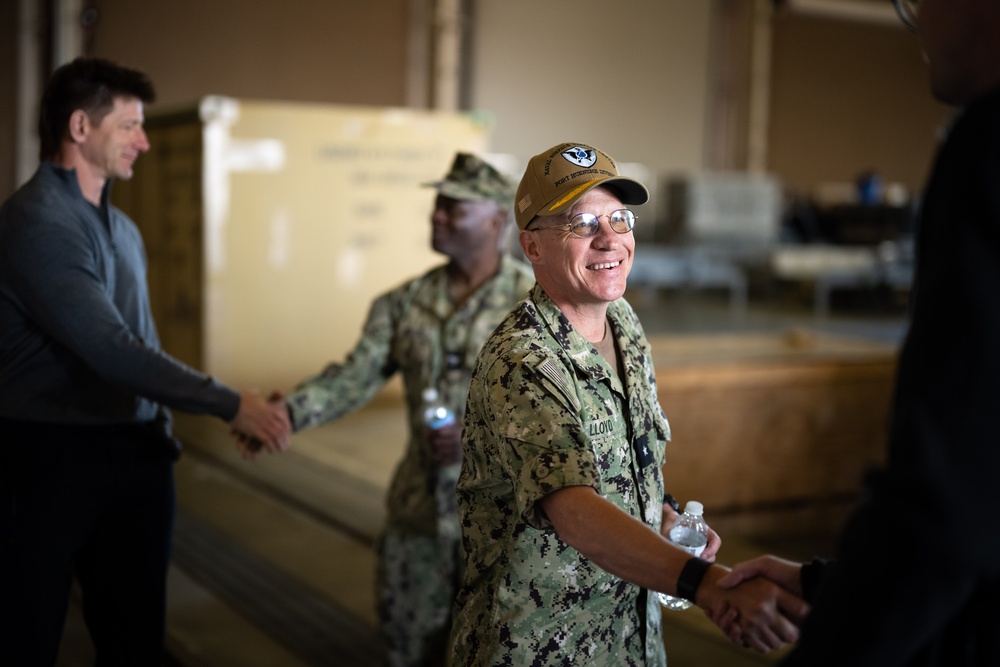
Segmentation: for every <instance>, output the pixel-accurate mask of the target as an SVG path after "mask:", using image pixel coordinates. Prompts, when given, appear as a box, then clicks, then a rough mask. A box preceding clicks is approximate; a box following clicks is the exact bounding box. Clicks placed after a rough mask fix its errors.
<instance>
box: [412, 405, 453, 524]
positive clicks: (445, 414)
mask: <svg viewBox="0 0 1000 667" xmlns="http://www.w3.org/2000/svg"><path fill="white" fill-rule="evenodd" d="M421 398H423V402H424V405H423V413H422V414H423V421H424V426H426V427H427V428H429V429H430V430H432V431H434V430H437V429H439V428H444V427H445V426H451V425H452V424H454V423H455V413H454V412H453V411H452V410H451V408H449V407H448V406H447V405H445V404H444V403H443V402H442V401H441V399H440V397H439V395H438V391H437V389H434V388H433V387H428V388H427V389H424V391H423V394H421ZM460 468H461V464H458V463H451V464H447V465H442V466H438V468H437V471H436V479H435V480H434V506H435V509H436V512H437V527H438V535H439V536H441V537H449V538H457V537H458V534H459V527H458V524H457V522H455V520H454V518H453V515H454V513H455V482H456V481H457V480H458V472H459V469H460Z"/></svg>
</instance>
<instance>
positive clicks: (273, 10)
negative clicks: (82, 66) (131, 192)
mask: <svg viewBox="0 0 1000 667" xmlns="http://www.w3.org/2000/svg"><path fill="white" fill-rule="evenodd" d="M95 4H96V5H97V9H98V12H99V19H98V24H97V27H96V28H95V30H94V37H93V49H94V53H93V55H97V56H103V57H106V58H111V59H113V60H117V61H119V62H121V63H123V64H128V65H130V66H132V67H137V68H139V69H142V70H144V71H146V72H148V73H149V74H150V76H151V77H152V78H153V81H154V82H155V84H156V86H157V90H158V92H159V96H160V99H159V104H160V106H161V107H162V106H170V105H177V104H187V103H192V102H195V101H196V100H198V99H200V98H201V97H203V96H205V95H228V96H231V97H249V98H255V99H268V100H283V101H313V102H337V103H347V104H385V105H401V104H403V102H404V94H405V90H406V86H405V78H406V66H407V63H406V43H407V41H406V38H407V14H406V8H407V4H408V3H407V0H378V1H377V2H342V1H334V0H282V1H281V2H264V1H262V0H142V2H136V0H97V2H96V3H95Z"/></svg>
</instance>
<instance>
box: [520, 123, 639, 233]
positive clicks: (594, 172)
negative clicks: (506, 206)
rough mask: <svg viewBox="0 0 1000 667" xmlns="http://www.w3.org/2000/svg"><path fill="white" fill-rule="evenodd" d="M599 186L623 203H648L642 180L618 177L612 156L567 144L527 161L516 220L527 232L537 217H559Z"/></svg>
mask: <svg viewBox="0 0 1000 667" xmlns="http://www.w3.org/2000/svg"><path fill="white" fill-rule="evenodd" d="M598 185H607V186H609V187H611V188H612V189H613V190H614V191H615V194H616V195H618V198H619V199H621V201H622V203H623V204H627V205H638V204H645V203H646V202H647V201H649V191H647V190H646V186H644V185H643V184H642V183H640V182H639V181H635V180H632V179H631V178H626V177H625V176H619V175H618V167H617V165H615V161H614V160H613V159H612V158H611V156H610V155H608V154H607V153H604V152H602V151H600V150H598V149H597V148H594V147H593V146H588V145H587V144H577V143H564V144H559V145H557V146H553V147H552V148H550V149H549V150H547V151H544V152H542V153H539V154H538V155H536V156H535V157H533V158H531V160H529V161H528V168H527V169H525V170H524V176H522V177H521V183H520V185H518V186H517V195H516V196H515V197H514V218H515V219H516V220H517V226H518V227H519V228H520V229H524V228H525V227H527V226H528V223H529V222H531V221H532V220H533V219H534V218H535V216H539V215H540V216H546V215H556V214H557V213H562V212H563V211H565V210H566V209H567V208H569V207H570V206H572V205H573V202H575V201H576V200H577V199H579V198H580V197H582V196H583V195H584V194H585V193H587V192H588V191H590V190H591V189H593V188H595V187H597V186H598Z"/></svg>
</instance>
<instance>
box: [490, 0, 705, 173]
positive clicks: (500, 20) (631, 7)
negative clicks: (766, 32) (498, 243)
mask: <svg viewBox="0 0 1000 667" xmlns="http://www.w3.org/2000/svg"><path fill="white" fill-rule="evenodd" d="M711 5H712V3H711V2H705V1H703V0H699V1H696V2H692V1H691V0H630V1H629V2H625V3H609V2H602V1H597V0H545V1H544V2H539V1H538V0H504V1H503V2H479V3H478V5H477V11H478V15H477V17H476V26H477V30H476V43H475V45H474V56H473V57H474V67H473V73H474V76H473V77H472V81H473V83H472V87H473V94H472V101H473V105H474V106H475V107H476V108H481V109H487V110H488V111H489V112H490V113H491V114H492V115H493V117H494V119H495V129H494V134H493V137H494V139H493V146H494V149H495V150H497V151H502V152H509V153H514V154H515V155H518V156H519V157H521V158H522V159H524V160H527V158H529V157H531V156H532V155H534V154H536V153H540V152H541V151H542V150H544V149H546V148H548V147H549V146H552V145H554V144H557V143H559V142H562V141H582V142H587V143H592V144H594V145H596V146H598V147H600V148H602V149H604V150H606V151H608V152H609V153H610V154H611V155H612V156H614V157H615V158H616V159H618V160H619V161H628V162H641V163H644V164H645V165H647V166H649V167H650V168H651V169H653V170H655V171H674V170H679V169H684V170H693V169H699V168H700V167H701V166H702V162H703V153H704V128H705V118H706V104H707V102H706V90H707V87H708V55H709V44H708V35H709V27H710V25H709V22H710V15H711Z"/></svg>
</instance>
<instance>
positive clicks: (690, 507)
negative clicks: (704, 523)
mask: <svg viewBox="0 0 1000 667" xmlns="http://www.w3.org/2000/svg"><path fill="white" fill-rule="evenodd" d="M704 511H705V506H704V505H702V504H701V503H699V502H698V501H697V500H689V501H688V502H687V505H685V506H684V513H685V514H694V515H695V516H701V513H702V512H704Z"/></svg>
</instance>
